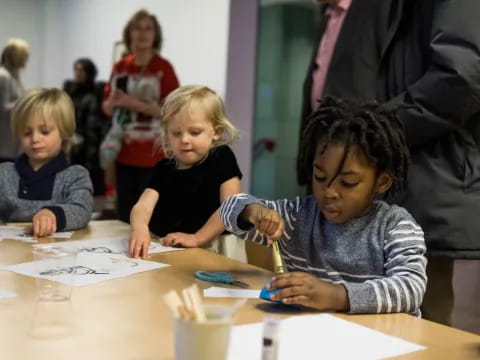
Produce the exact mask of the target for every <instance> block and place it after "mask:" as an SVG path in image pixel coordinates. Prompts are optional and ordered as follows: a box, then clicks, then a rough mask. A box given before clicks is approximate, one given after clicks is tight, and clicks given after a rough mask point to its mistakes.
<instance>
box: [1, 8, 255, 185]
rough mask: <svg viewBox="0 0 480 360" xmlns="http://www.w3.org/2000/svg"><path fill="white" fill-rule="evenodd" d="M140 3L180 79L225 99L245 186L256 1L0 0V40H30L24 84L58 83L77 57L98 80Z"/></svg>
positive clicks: (69, 73)
mask: <svg viewBox="0 0 480 360" xmlns="http://www.w3.org/2000/svg"><path fill="white" fill-rule="evenodd" d="M230 7H231V8H230ZM140 8H146V9H147V10H148V11H150V12H152V13H154V14H155V15H156V16H157V18H158V20H159V22H160V24H161V26H162V28H163V30H164V31H163V32H164V44H163V49H162V55H163V56H165V57H166V58H167V59H168V60H170V62H171V63H172V64H173V66H174V67H175V70H176V72H177V75H178V76H179V79H180V82H181V83H182V84H187V83H189V84H193V83H197V84H205V85H208V86H210V87H211V88H213V89H215V90H216V91H218V92H219V93H220V95H221V96H222V97H224V98H225V101H226V105H227V112H228V113H229V115H230V117H231V118H232V120H233V122H234V123H235V125H236V126H237V127H238V128H239V129H240V132H241V139H240V141H239V142H238V143H237V144H236V146H235V152H236V154H237V157H238V161H239V164H240V168H241V169H242V172H243V174H244V179H243V188H244V190H245V191H248V189H249V183H250V168H251V141H252V128H253V127H252V118H253V106H254V102H253V100H254V85H255V83H254V80H255V56H256V36H257V11H258V0H200V1H199V0H120V1H118V0H0V46H3V44H4V43H5V41H6V40H7V38H9V37H11V36H17V37H21V38H24V39H25V40H27V41H28V42H29V43H30V45H31V58H30V61H29V63H28V66H27V69H26V71H25V72H24V74H23V75H22V77H23V80H24V83H25V85H26V87H27V88H28V87H33V86H61V85H62V83H63V81H64V80H65V79H67V78H71V77H72V65H73V62H74V60H75V59H77V58H79V57H85V56H87V57H90V58H92V60H94V62H95V63H96V64H97V67H98V68H99V79H104V80H106V79H108V76H109V74H110V70H111V66H112V52H113V44H114V42H115V41H117V40H120V39H121V33H122V29H123V26H124V25H125V23H126V22H127V20H128V18H129V17H130V15H131V14H132V13H133V12H135V11H136V10H138V9H140ZM229 19H230V21H231V24H230V21H229ZM227 63H228V74H227ZM227 82H228V84H227Z"/></svg>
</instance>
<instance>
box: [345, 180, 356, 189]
mask: <svg viewBox="0 0 480 360" xmlns="http://www.w3.org/2000/svg"><path fill="white" fill-rule="evenodd" d="M342 185H343V186H345V187H347V188H353V187H355V186H357V185H358V182H356V183H351V182H346V181H342Z"/></svg>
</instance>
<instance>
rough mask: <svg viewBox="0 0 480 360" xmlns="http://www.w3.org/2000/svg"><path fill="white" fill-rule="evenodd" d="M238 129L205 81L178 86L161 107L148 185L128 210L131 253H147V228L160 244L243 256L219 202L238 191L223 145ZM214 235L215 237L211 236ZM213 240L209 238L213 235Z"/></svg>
mask: <svg viewBox="0 0 480 360" xmlns="http://www.w3.org/2000/svg"><path fill="white" fill-rule="evenodd" d="M236 137H237V130H236V129H235V127H234V126H233V125H232V124H231V123H230V121H229V120H228V119H227V117H226V115H225V108H224V105H223V102H222V100H221V99H220V97H219V96H218V95H217V94H216V93H215V92H214V91H212V90H211V89H209V88H207V87H204V86H182V87H180V88H178V89H176V90H174V91H173V92H172V93H171V94H169V95H168V96H167V98H166V99H165V103H164V105H163V107H162V143H163V144H162V145H163V149H164V152H165V154H166V156H167V158H166V159H163V160H161V161H160V162H158V163H157V165H156V167H155V171H154V175H153V178H152V181H151V182H150V185H149V186H148V187H147V189H146V190H145V191H144V192H143V194H142V195H141V197H140V199H139V200H138V202H137V203H136V204H135V206H134V207H133V209H132V212H131V214H130V224H131V225H132V234H131V237H130V255H131V256H133V257H138V256H142V257H146V256H147V255H148V247H149V245H150V234H149V230H150V231H152V232H153V233H154V234H156V235H158V236H160V237H164V244H165V245H174V246H184V247H198V246H207V247H209V248H208V249H209V250H213V251H215V252H219V253H222V254H223V255H226V256H229V257H232V258H235V259H237V260H241V261H246V253H245V244H244V242H243V241H241V240H240V239H237V238H236V237H234V236H231V235H230V236H229V239H228V240H227V239H224V237H222V238H220V239H216V238H217V237H218V236H219V235H221V234H222V233H224V232H225V228H224V227H223V224H222V221H221V220H220V213H219V210H218V209H219V207H220V204H221V202H222V201H223V200H225V199H226V198H227V197H229V196H231V195H233V194H237V193H239V192H240V179H241V177H242V174H241V172H240V170H239V168H238V165H237V161H236V159H235V155H234V154H233V152H232V150H231V149H230V147H229V146H228V145H229V144H231V143H232V142H233V141H234V140H235V139H236ZM214 239H216V240H214ZM213 240H214V241H213Z"/></svg>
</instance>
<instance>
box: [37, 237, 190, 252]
mask: <svg viewBox="0 0 480 360" xmlns="http://www.w3.org/2000/svg"><path fill="white" fill-rule="evenodd" d="M56 245H57V246H58V247H65V248H69V249H77V250H78V251H80V252H90V253H104V254H122V255H126V256H128V238H126V237H115V238H100V239H90V240H79V241H68V242H64V243H57V244H56ZM39 246H42V245H39ZM46 246H48V244H47V245H46ZM179 250H184V249H181V248H175V247H169V246H163V245H160V244H159V243H155V242H152V243H150V248H149V250H148V253H149V254H158V253H162V252H168V251H179Z"/></svg>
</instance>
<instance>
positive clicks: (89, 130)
mask: <svg viewBox="0 0 480 360" xmlns="http://www.w3.org/2000/svg"><path fill="white" fill-rule="evenodd" d="M73 71H74V80H67V81H65V83H64V84H63V89H64V90H65V92H66V93H67V94H68V95H70V97H71V98H72V101H73V103H74V105H75V120H76V129H75V135H74V138H73V144H72V145H73V146H72V150H71V154H70V156H71V162H72V164H79V165H83V166H85V167H86V168H87V169H88V171H89V173H90V178H91V179H92V183H93V187H94V194H95V195H103V194H104V193H105V183H104V175H103V170H102V169H101V168H100V162H99V148H100V143H101V141H102V139H103V136H104V135H105V132H106V131H105V127H106V126H105V124H106V123H107V121H105V120H104V119H103V118H102V114H101V111H100V108H101V95H99V90H100V91H103V86H102V84H96V83H95V78H96V76H97V67H96V66H95V64H94V63H93V61H92V60H90V59H88V58H81V59H78V60H77V61H75V63H74V65H73Z"/></svg>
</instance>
